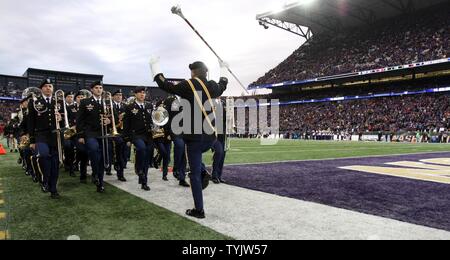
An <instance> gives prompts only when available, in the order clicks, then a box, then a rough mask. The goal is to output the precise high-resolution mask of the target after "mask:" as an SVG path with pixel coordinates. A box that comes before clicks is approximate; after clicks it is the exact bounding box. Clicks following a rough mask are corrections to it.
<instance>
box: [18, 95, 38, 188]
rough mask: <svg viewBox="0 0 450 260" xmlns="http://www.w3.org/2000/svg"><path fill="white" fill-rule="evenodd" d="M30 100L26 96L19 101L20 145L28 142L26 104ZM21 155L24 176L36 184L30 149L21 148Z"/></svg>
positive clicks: (29, 97)
mask: <svg viewBox="0 0 450 260" xmlns="http://www.w3.org/2000/svg"><path fill="white" fill-rule="evenodd" d="M31 98H32V96H31V95H30V96H28V97H26V98H24V99H22V101H21V104H20V106H21V109H22V115H23V118H22V122H21V123H20V130H21V132H20V139H21V143H26V142H28V141H29V138H30V137H29V134H28V104H29V100H30V99H31ZM22 150H23V151H22V154H23V157H22V159H23V161H24V162H25V167H26V168H25V172H26V175H30V176H31V177H32V178H33V182H35V183H37V182H38V178H37V177H36V174H35V173H34V170H33V167H32V164H31V158H32V157H33V152H32V151H31V149H30V147H29V146H28V147H22Z"/></svg>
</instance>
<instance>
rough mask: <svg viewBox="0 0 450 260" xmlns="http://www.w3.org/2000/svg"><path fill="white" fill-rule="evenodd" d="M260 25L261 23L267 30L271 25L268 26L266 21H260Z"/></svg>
mask: <svg viewBox="0 0 450 260" xmlns="http://www.w3.org/2000/svg"><path fill="white" fill-rule="evenodd" d="M259 25H261V26H262V27H264V29H266V30H268V29H269V26H268V25H267V24H266V23H264V22H263V21H259Z"/></svg>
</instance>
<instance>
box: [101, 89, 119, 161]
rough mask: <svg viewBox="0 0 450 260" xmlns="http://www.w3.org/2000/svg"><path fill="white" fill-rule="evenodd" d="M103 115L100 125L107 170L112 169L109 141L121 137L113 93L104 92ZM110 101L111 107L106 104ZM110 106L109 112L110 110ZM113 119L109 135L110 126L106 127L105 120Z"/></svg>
mask: <svg viewBox="0 0 450 260" xmlns="http://www.w3.org/2000/svg"><path fill="white" fill-rule="evenodd" d="M103 97H104V98H103V114H102V115H101V116H100V120H101V122H100V124H101V128H102V148H103V161H104V167H105V169H108V168H110V167H111V158H110V156H109V139H110V138H113V137H117V136H119V132H118V131H117V126H116V120H115V118H114V105H113V100H112V94H111V92H104V95H103ZM107 101H109V105H108V104H106V102H107ZM108 106H109V110H108ZM109 118H111V124H112V132H111V133H109V130H108V125H105V119H109Z"/></svg>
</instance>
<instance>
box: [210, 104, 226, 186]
mask: <svg viewBox="0 0 450 260" xmlns="http://www.w3.org/2000/svg"><path fill="white" fill-rule="evenodd" d="M219 102H220V104H218V106H217V110H219V109H220V110H221V113H220V116H218V117H221V119H222V124H223V125H222V126H223V131H222V132H219V133H218V136H217V140H216V141H215V142H214V143H213V147H212V149H213V151H214V156H213V172H212V178H213V181H214V183H216V184H218V183H221V182H222V183H225V181H224V180H223V178H222V173H223V166H224V164H225V156H226V150H225V148H226V144H225V141H226V129H227V127H226V126H227V122H226V121H227V116H226V115H227V114H226V104H225V103H226V102H225V101H224V100H221V101H219ZM219 119H220V118H218V120H219Z"/></svg>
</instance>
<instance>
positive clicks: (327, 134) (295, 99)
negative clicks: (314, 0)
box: [0, 1, 450, 142]
mask: <svg viewBox="0 0 450 260" xmlns="http://www.w3.org/2000/svg"><path fill="white" fill-rule="evenodd" d="M412 2H415V1H412ZM430 2H433V3H434V2H436V3H435V4H432V5H431V6H427V7H424V8H417V9H413V10H411V9H410V10H408V12H405V13H402V12H399V13H398V14H396V15H393V16H391V17H387V18H384V19H381V20H375V21H372V22H371V23H369V24H361V25H358V26H357V27H354V26H351V27H345V28H342V29H341V30H339V31H336V30H319V31H318V32H314V36H312V37H310V38H308V39H307V41H306V43H305V44H303V45H302V46H301V47H300V48H299V49H297V50H296V51H295V52H294V53H293V54H292V55H291V56H289V57H288V58H287V59H286V60H284V61H283V62H281V63H280V64H279V65H278V66H277V67H275V68H274V69H272V70H270V71H269V72H267V73H266V74H265V75H264V76H262V77H261V78H259V79H258V80H257V81H255V82H254V83H253V84H251V86H250V88H253V89H259V88H271V89H273V93H272V94H270V95H268V96H257V97H258V98H268V99H280V101H281V109H280V133H281V134H282V137H284V138H294V139H297V138H298V139H347V140H349V139H352V137H353V138H355V136H358V139H362V135H368V136H372V138H373V137H374V136H376V137H377V138H375V140H400V137H402V138H403V139H406V140H409V141H411V140H415V141H423V142H428V141H434V142H448V141H450V140H448V139H449V138H448V129H449V128H450V106H449V104H450V68H449V64H450V59H449V58H448V57H450V46H449V40H450V30H449V28H448V21H449V20H450V12H449V10H450V8H449V5H450V3H449V1H430ZM295 8H296V10H294V11H293V10H292V8H291V9H289V10H288V9H286V10H285V11H284V12H281V13H279V14H277V17H279V19H282V17H283V15H284V16H288V15H289V12H295V11H297V12H300V11H301V8H303V7H302V6H296V7H295ZM305 8H306V7H305ZM375 12H380V10H376V11H375ZM381 12H382V10H381ZM261 21H267V20H264V19H261ZM298 25H299V26H300V25H302V24H298ZM436 61H438V62H436ZM416 67H417V70H415V68H416ZM380 68H384V69H380ZM388 73H389V74H388ZM339 75H340V76H339ZM361 75H371V76H370V77H368V76H361ZM317 79H320V80H317ZM335 79H337V80H335ZM286 82H287V83H286ZM0 84H3V85H2V86H0V90H2V91H3V93H2V96H4V97H11V96H12V97H14V96H20V93H21V89H23V87H21V86H17V85H14V84H13V85H12V86H9V85H7V84H6V83H2V82H0ZM0 106H1V108H2V109H1V111H0V125H3V126H4V125H5V124H6V123H7V122H8V121H9V119H10V115H11V114H12V113H14V112H15V111H16V110H17V102H16V101H11V100H5V99H4V100H1V101H0ZM247 125H248V124H247ZM0 128H3V127H0ZM260 135H264V133H261V134H260ZM381 136H383V138H382V137H381ZM385 136H386V138H385ZM387 136H389V138H387ZM413 137H414V138H413Z"/></svg>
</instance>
